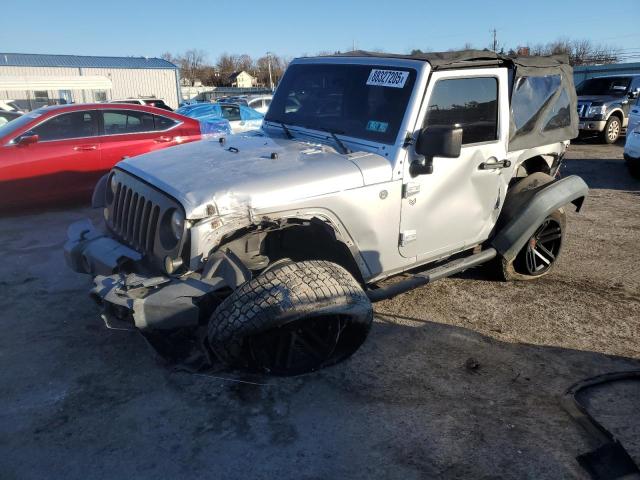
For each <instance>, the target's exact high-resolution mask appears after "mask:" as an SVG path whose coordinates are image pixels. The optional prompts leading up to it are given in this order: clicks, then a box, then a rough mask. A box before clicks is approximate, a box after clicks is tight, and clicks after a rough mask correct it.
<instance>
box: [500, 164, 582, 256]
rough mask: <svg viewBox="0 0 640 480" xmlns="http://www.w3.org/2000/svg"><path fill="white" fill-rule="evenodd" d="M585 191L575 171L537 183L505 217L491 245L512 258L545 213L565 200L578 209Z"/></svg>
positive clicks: (562, 204)
mask: <svg viewBox="0 0 640 480" xmlns="http://www.w3.org/2000/svg"><path fill="white" fill-rule="evenodd" d="M588 192H589V187H588V186H587V184H586V183H585V181H584V180H583V179H582V178H580V177H578V176H577V175H571V176H569V177H566V178H563V179H561V180H555V181H553V182H550V183H547V184H545V185H543V186H541V187H540V188H539V189H537V190H536V191H535V192H533V194H532V195H531V196H530V198H529V199H528V200H527V201H526V202H524V203H523V204H522V205H520V206H519V208H518V209H517V210H516V212H514V214H513V215H512V216H511V218H509V219H507V222H506V223H505V224H504V226H503V227H502V228H501V229H500V230H499V231H498V232H497V233H496V235H495V236H494V237H493V239H492V240H491V245H492V246H493V247H494V248H495V249H496V250H497V251H498V253H499V254H500V255H501V256H502V257H503V258H505V259H506V260H507V261H512V260H513V259H514V258H515V257H516V255H517V254H518V252H519V251H520V250H521V249H522V247H524V245H525V244H526V242H527V240H529V238H531V236H532V235H533V234H534V232H535V230H536V228H538V226H539V225H540V224H541V223H542V221H543V220H544V219H545V218H546V217H548V216H549V215H550V214H551V213H553V212H554V211H556V210H558V209H559V208H561V207H562V206H564V205H567V204H568V203H573V204H574V205H575V207H576V211H578V212H579V211H580V209H581V208H582V204H583V202H584V199H585V197H586V196H587V194H588Z"/></svg>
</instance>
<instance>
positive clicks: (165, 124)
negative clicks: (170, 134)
mask: <svg viewBox="0 0 640 480" xmlns="http://www.w3.org/2000/svg"><path fill="white" fill-rule="evenodd" d="M153 121H154V122H155V126H156V130H168V129H170V128H171V127H173V126H174V125H175V124H176V123H178V122H177V121H176V120H174V119H172V118H167V117H163V116H161V115H154V116H153Z"/></svg>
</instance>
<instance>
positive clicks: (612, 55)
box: [518, 38, 620, 65]
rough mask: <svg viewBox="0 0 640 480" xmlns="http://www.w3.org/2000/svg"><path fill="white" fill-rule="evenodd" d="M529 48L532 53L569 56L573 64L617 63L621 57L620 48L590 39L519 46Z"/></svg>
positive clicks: (564, 39)
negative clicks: (595, 43)
mask: <svg viewBox="0 0 640 480" xmlns="http://www.w3.org/2000/svg"><path fill="white" fill-rule="evenodd" d="M518 49H519V50H520V49H528V50H529V53H530V54H531V55H558V54H565V55H568V56H569V63H571V65H595V64H605V63H616V62H617V61H618V60H619V57H620V49H618V48H616V47H612V46H610V45H593V44H592V43H591V42H590V41H589V40H570V39H567V38H560V39H558V40H554V41H553V42H549V43H546V44H536V45H533V46H526V47H518Z"/></svg>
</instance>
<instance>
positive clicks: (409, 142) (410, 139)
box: [402, 132, 413, 148]
mask: <svg viewBox="0 0 640 480" xmlns="http://www.w3.org/2000/svg"><path fill="white" fill-rule="evenodd" d="M411 145H413V135H412V134H411V132H407V135H406V136H405V137H404V142H403V143H402V148H407V147H409V146H411Z"/></svg>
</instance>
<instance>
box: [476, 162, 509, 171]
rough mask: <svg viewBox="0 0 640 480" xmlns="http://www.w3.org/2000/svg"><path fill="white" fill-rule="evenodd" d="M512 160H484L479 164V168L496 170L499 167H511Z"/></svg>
mask: <svg viewBox="0 0 640 480" xmlns="http://www.w3.org/2000/svg"><path fill="white" fill-rule="evenodd" d="M510 166H511V160H497V161H495V162H482V163H481V164H480V165H478V170H496V169H498V168H509V167H510Z"/></svg>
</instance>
